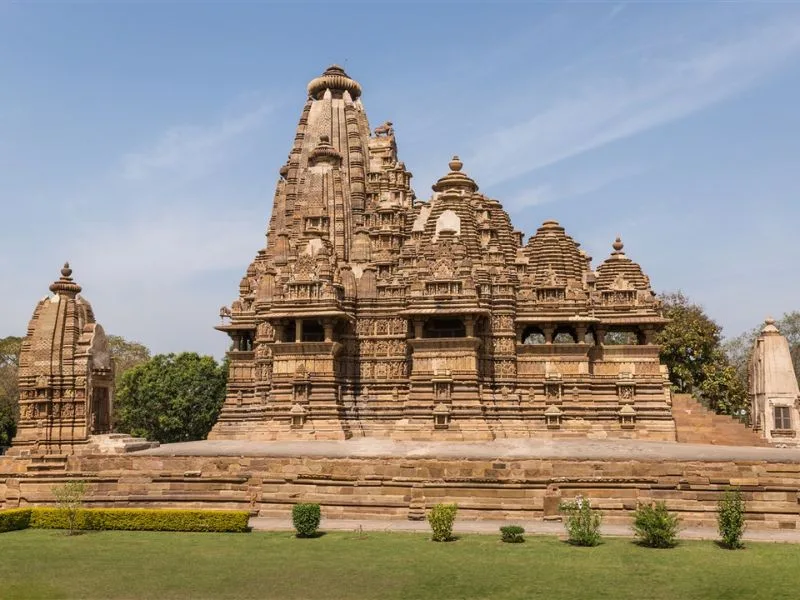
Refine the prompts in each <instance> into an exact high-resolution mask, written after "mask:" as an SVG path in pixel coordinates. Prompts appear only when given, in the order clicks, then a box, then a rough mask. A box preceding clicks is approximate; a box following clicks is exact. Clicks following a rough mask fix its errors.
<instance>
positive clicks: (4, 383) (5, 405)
mask: <svg viewBox="0 0 800 600" xmlns="http://www.w3.org/2000/svg"><path fill="white" fill-rule="evenodd" d="M21 347H22V338H20V337H16V336H8V337H4V338H2V339H0V446H8V445H10V444H11V439H12V438H13V437H14V434H16V432H17V417H18V414H19V392H18V390H17V371H18V370H19V352H20V349H21Z"/></svg>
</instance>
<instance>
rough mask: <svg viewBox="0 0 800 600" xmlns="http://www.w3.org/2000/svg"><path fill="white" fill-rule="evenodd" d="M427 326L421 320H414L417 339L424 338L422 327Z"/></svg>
mask: <svg viewBox="0 0 800 600" xmlns="http://www.w3.org/2000/svg"><path fill="white" fill-rule="evenodd" d="M424 324H425V322H424V321H422V320H421V319H414V337H415V338H417V339H421V338H422V327H423V325H424Z"/></svg>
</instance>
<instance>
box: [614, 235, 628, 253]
mask: <svg viewBox="0 0 800 600" xmlns="http://www.w3.org/2000/svg"><path fill="white" fill-rule="evenodd" d="M611 247H612V248H613V249H614V252H612V254H625V253H624V252H623V251H622V249H623V248H624V247H625V244H623V243H622V238H620V236H617V239H615V240H614V243H613V244H611Z"/></svg>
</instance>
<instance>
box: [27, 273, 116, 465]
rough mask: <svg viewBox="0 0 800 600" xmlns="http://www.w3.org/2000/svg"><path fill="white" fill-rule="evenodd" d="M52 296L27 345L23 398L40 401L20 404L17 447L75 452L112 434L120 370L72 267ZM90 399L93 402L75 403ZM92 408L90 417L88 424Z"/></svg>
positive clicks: (56, 284) (38, 314)
mask: <svg viewBox="0 0 800 600" xmlns="http://www.w3.org/2000/svg"><path fill="white" fill-rule="evenodd" d="M50 291H51V292H52V296H50V297H47V298H45V299H43V300H41V301H40V302H39V303H38V305H37V306H36V309H35V310H34V313H33V317H32V318H31V321H30V324H29V326H28V332H27V335H26V336H25V339H24V340H23V342H22V349H21V353H20V361H19V364H20V368H19V383H18V386H19V392H20V398H35V399H36V401H35V402H34V403H33V404H31V403H28V402H26V403H22V404H21V405H20V420H19V423H18V426H17V434H16V436H15V438H14V440H13V441H12V446H14V447H17V448H28V449H31V448H35V449H37V451H38V452H61V453H71V452H73V451H74V450H75V445H76V444H81V443H84V442H86V441H87V440H88V439H89V437H90V436H91V435H93V434H99V433H108V432H109V431H110V430H111V423H112V413H111V411H112V398H113V386H114V365H113V362H112V360H111V353H110V350H109V346H108V340H107V339H106V336H105V333H104V331H103V328H102V327H101V326H100V325H98V324H97V323H96V322H95V318H94V311H93V310H92V307H91V305H90V304H89V302H87V301H86V299H85V298H83V297H82V296H81V295H80V292H81V286H80V285H78V284H77V283H75V281H74V280H73V278H72V269H71V268H70V266H69V264H65V265H64V268H63V269H62V270H61V277H60V278H59V279H58V280H56V281H55V282H54V283H53V284H52V285H51V286H50ZM67 373H69V374H70V375H69V376H66V374H67ZM87 382H89V383H88V384H87ZM87 397H88V402H87V401H86V400H84V401H79V402H75V400H80V399H84V398H87ZM87 405H88V408H89V410H90V415H89V417H90V418H89V419H84V417H85V416H86V406H87Z"/></svg>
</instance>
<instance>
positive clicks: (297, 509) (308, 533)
mask: <svg viewBox="0 0 800 600" xmlns="http://www.w3.org/2000/svg"><path fill="white" fill-rule="evenodd" d="M321 518H322V514H321V511H320V508H319V504H316V503H313V502H309V503H302V502H301V503H300V504H295V505H294V506H293V507H292V525H294V528H295V531H297V537H314V536H315V535H316V533H317V528H319V521H320V519H321Z"/></svg>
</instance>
